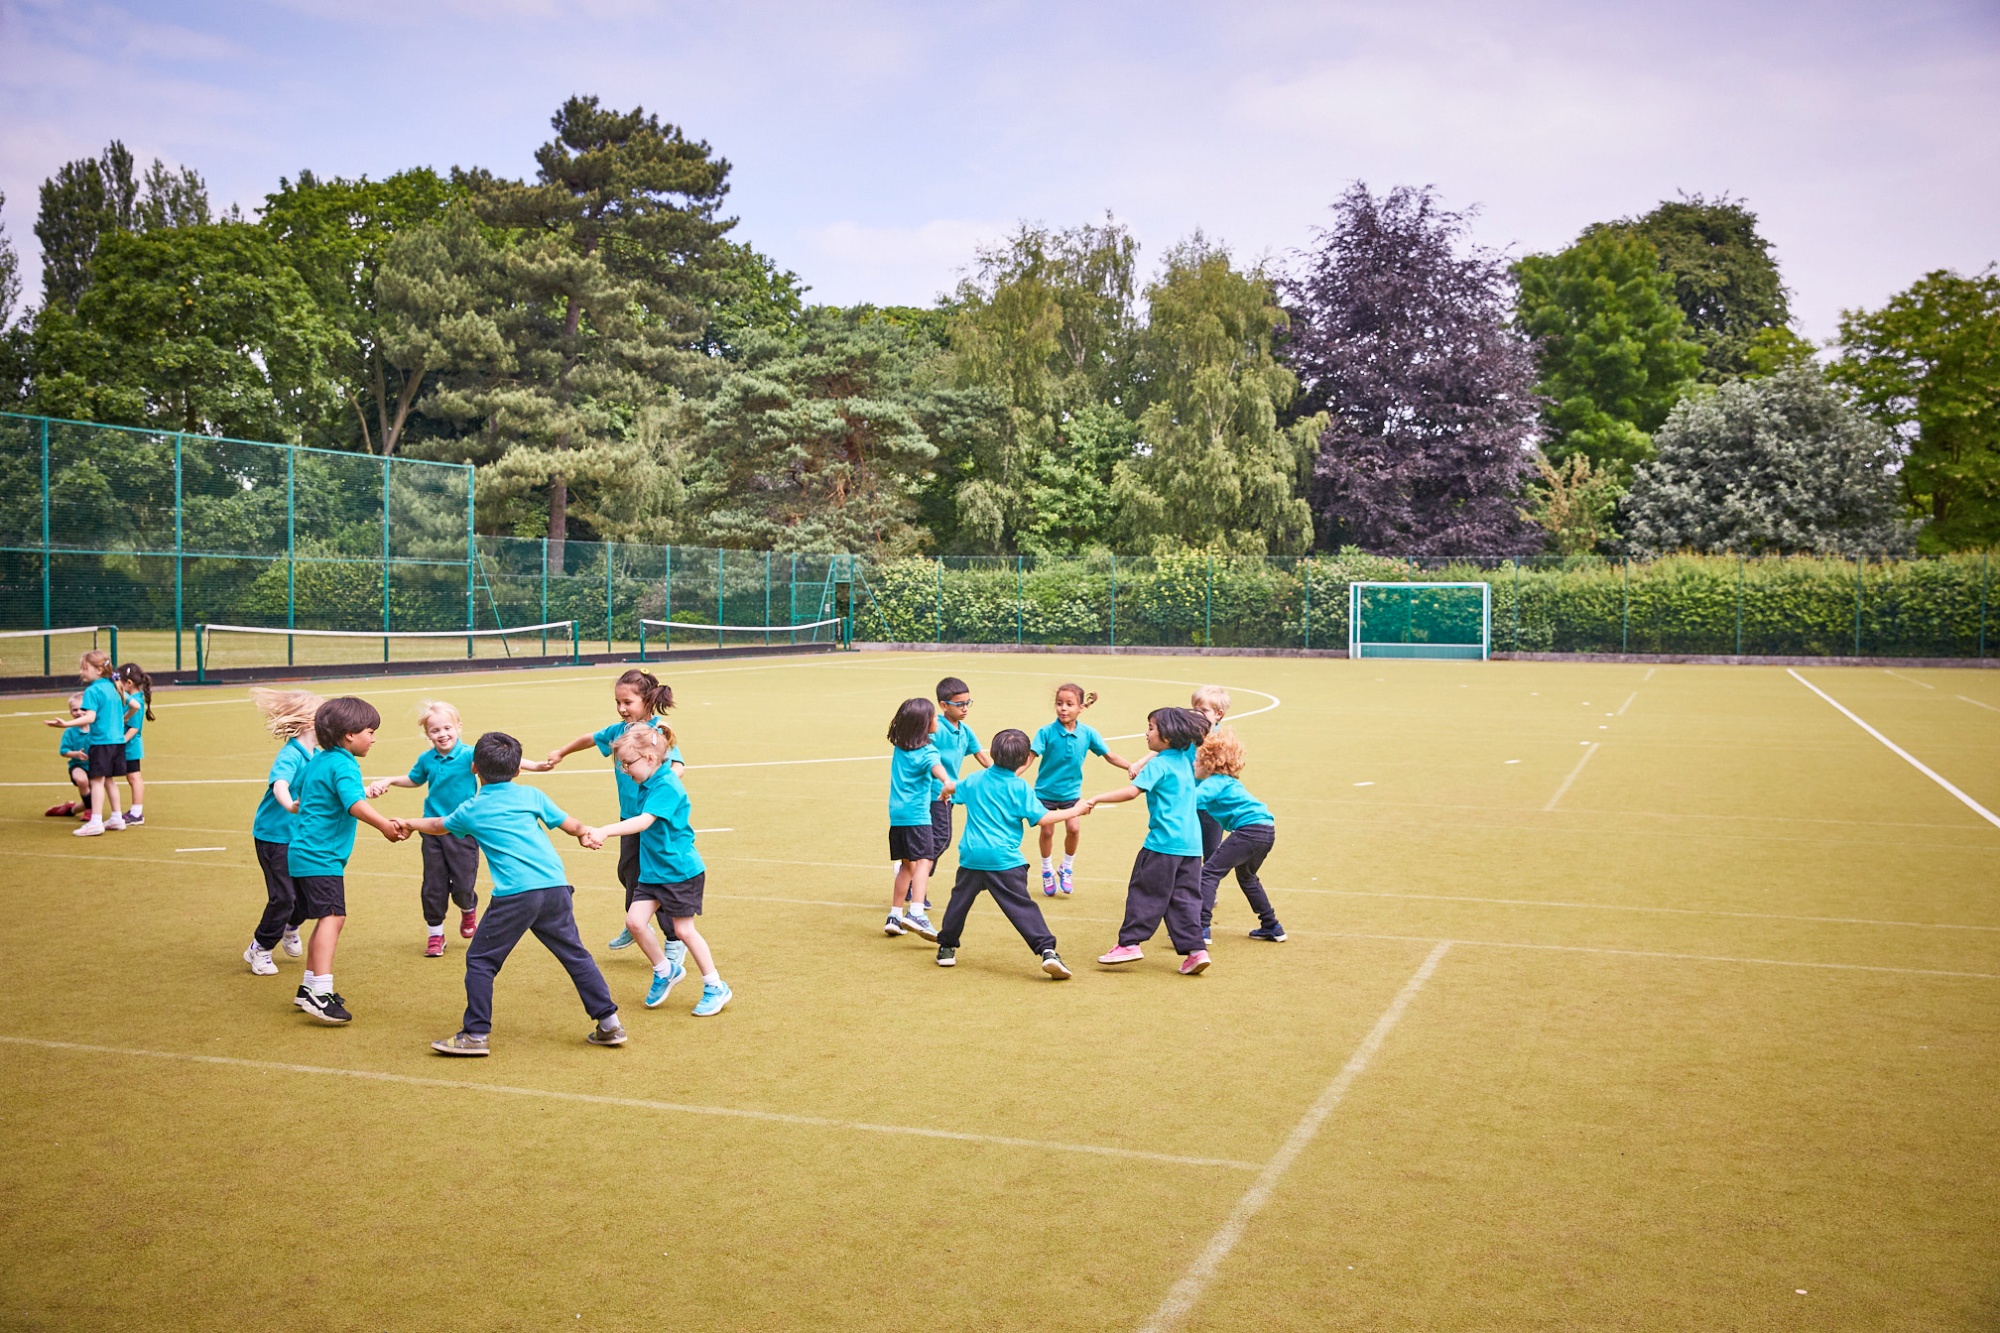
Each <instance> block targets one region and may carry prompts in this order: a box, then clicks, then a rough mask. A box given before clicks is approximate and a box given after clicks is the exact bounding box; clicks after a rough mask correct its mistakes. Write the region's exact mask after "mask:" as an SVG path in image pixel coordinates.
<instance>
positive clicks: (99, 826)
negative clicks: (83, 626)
mask: <svg viewBox="0 0 2000 1333" xmlns="http://www.w3.org/2000/svg"><path fill="white" fill-rule="evenodd" d="M76 675H77V679H79V680H81V681H82V682H83V696H82V697H81V698H80V699H78V700H77V710H76V714H75V716H74V717H62V718H54V717H52V718H50V719H49V720H48V724H49V725H50V726H52V727H62V728H64V729H65V730H67V729H68V728H69V727H71V726H78V727H81V728H83V732H84V735H83V740H84V755H85V759H84V762H85V764H86V766H87V772H88V774H89V777H90V819H89V820H88V821H87V822H85V823H84V825H83V826H82V827H81V828H78V829H75V830H73V831H74V832H75V834H76V836H77V837H79V838H94V837H96V836H98V835H99V834H100V833H105V832H110V833H116V832H118V831H119V830H120V829H123V828H124V827H125V817H124V815H123V814H122V813H121V812H120V810H119V809H118V787H117V785H116V784H115V783H114V782H113V779H114V778H122V777H124V776H125V714H126V713H127V712H128V711H129V709H128V708H127V707H126V703H125V696H124V695H122V694H120V693H119V692H118V687H117V686H116V685H114V684H113V683H112V682H111V657H110V655H109V654H107V653H105V652H103V651H102V650H101V649H97V648H93V649H91V650H90V651H89V652H87V653H85V654H84V655H83V656H82V657H80V658H78V659H77V663H76ZM107 806H108V807H110V810H111V814H110V817H109V818H106V817H105V813H104V811H105V808H106V807H107Z"/></svg>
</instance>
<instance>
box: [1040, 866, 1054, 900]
mask: <svg viewBox="0 0 2000 1333" xmlns="http://www.w3.org/2000/svg"><path fill="white" fill-rule="evenodd" d="M1042 893H1043V894H1044V895H1045V896H1047V897H1050V898H1053V897H1055V896H1056V876H1055V872H1054V871H1053V870H1044V871H1042Z"/></svg>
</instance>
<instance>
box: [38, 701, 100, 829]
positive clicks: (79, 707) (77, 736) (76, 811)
mask: <svg viewBox="0 0 2000 1333" xmlns="http://www.w3.org/2000/svg"><path fill="white" fill-rule="evenodd" d="M81 712H83V696H82V695H81V694H72V695H71V696H70V697H69V716H70V725H69V726H66V727H64V728H63V732H62V736H61V737H60V738H58V739H57V741H56V753H57V754H59V755H61V756H62V757H63V763H64V764H65V765H66V766H67V767H68V769H69V781H70V785H71V786H73V787H75V788H76V796H75V797H74V798H73V799H71V800H67V801H57V802H56V803H55V804H54V805H52V806H50V807H49V808H48V809H46V810H44V811H42V813H43V814H45V815H48V816H50V817H51V818H55V819H63V818H67V817H69V816H70V815H76V816H78V817H79V818H82V819H88V818H90V742H89V741H88V740H86V739H85V737H86V736H88V735H89V733H90V729H89V728H88V727H81V726H78V725H76V718H77V715H78V714H79V713H81Z"/></svg>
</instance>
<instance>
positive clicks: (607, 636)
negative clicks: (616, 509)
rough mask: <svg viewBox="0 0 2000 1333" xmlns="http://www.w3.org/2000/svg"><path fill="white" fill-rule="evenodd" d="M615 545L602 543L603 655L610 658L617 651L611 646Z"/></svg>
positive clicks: (607, 541) (607, 542)
mask: <svg viewBox="0 0 2000 1333" xmlns="http://www.w3.org/2000/svg"><path fill="white" fill-rule="evenodd" d="M617 545H618V544H617V543H616V542H613V541H610V540H608V539H607V540H606V541H605V543H604V655H605V656H606V657H609V656H611V655H612V654H613V653H615V652H617V651H618V650H617V649H615V648H613V647H612V646H611V561H612V557H613V556H614V554H615V553H616V549H617Z"/></svg>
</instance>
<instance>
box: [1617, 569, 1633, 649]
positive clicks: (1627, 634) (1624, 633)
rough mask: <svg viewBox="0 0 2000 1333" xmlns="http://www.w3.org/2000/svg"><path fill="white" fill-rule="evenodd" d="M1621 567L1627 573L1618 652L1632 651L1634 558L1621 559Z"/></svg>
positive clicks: (1620, 616) (1620, 614)
mask: <svg viewBox="0 0 2000 1333" xmlns="http://www.w3.org/2000/svg"><path fill="white" fill-rule="evenodd" d="M1618 563H1619V565H1620V566H1622V567H1623V569H1624V572H1625V592H1624V595H1623V597H1622V598H1621V603H1622V604H1621V605H1620V607H1619V609H1618V651H1619V652H1620V653H1629V652H1631V651H1632V557H1630V556H1626V557H1624V558H1623V559H1621V560H1620V561H1619V562H1618Z"/></svg>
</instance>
